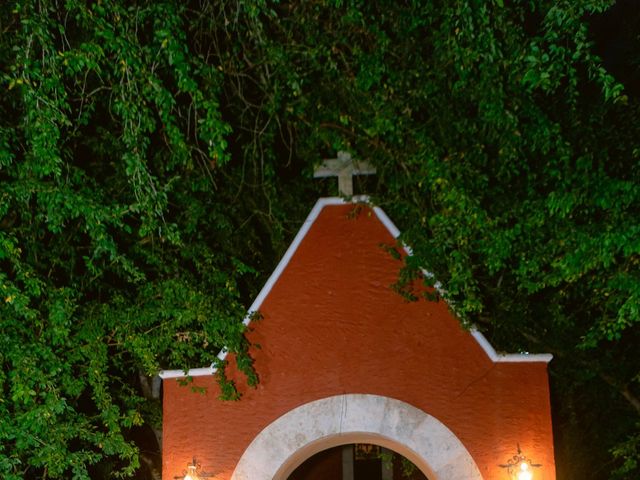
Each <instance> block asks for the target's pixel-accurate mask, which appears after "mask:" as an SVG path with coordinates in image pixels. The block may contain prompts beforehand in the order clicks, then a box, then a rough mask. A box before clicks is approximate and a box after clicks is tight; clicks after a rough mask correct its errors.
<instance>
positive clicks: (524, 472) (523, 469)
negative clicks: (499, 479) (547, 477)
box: [518, 462, 533, 480]
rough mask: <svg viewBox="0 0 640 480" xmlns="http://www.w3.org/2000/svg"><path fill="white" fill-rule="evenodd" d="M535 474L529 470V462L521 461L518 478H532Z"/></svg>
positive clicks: (523, 479) (519, 479)
mask: <svg viewBox="0 0 640 480" xmlns="http://www.w3.org/2000/svg"><path fill="white" fill-rule="evenodd" d="M532 478H533V474H532V473H531V471H530V470H529V464H528V463H527V462H521V463H520V471H519V472H518V480H531V479H532Z"/></svg>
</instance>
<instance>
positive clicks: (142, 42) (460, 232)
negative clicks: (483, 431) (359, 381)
mask: <svg viewBox="0 0 640 480" xmlns="http://www.w3.org/2000/svg"><path fill="white" fill-rule="evenodd" d="M611 5H612V1H610V0H589V1H587V0H581V1H561V2H558V1H556V0H553V1H551V0H549V1H542V0H540V1H533V2H503V1H501V0H495V1H489V2H487V1H479V0H458V1H453V2H443V1H410V2H361V1H355V0H354V1H326V2H324V1H317V2H267V1H263V0H255V1H252V0H247V1H241V2H228V3H227V2H180V1H176V0H160V1H149V0H138V1H135V2H125V1H123V0H102V1H96V2H83V1H80V0H67V1H65V2H53V1H42V0H41V1H38V2H36V1H34V0H20V1H17V0H16V1H11V2H4V3H3V4H2V6H1V7H0V27H1V31H2V32H3V33H2V37H1V38H0V42H1V48H0V88H2V91H3V95H2V97H0V180H1V181H0V264H1V265H2V269H0V291H1V295H0V298H1V299H2V302H0V332H2V333H1V334H0V362H1V363H2V366H3V368H2V369H0V476H2V477H3V478H8V479H12V478H39V477H51V478H63V477H69V476H71V477H73V478H89V477H91V476H93V477H97V476H105V477H108V476H118V475H124V476H126V475H129V474H132V473H133V472H134V471H136V470H139V460H138V458H139V452H138V448H137V447H136V445H135V443H134V442H133V437H134V436H135V433H136V432H137V431H138V430H139V429H141V428H142V426H143V425H153V424H154V423H155V424H157V422H158V420H157V419H158V412H157V409H155V410H154V408H153V405H155V404H154V403H153V402H150V401H149V400H148V399H147V398H145V396H147V395H146V394H145V388H144V381H143V380H141V379H142V378H145V376H147V375H153V374H155V373H156V372H157V371H158V370H159V369H160V368H166V367H171V368H187V367H189V366H194V365H198V366H201V365H206V364H210V363H212V362H215V361H216V355H217V353H218V352H219V350H220V349H221V348H223V347H226V348H227V349H229V350H230V351H232V352H236V353H238V359H239V360H238V364H239V366H240V368H241V369H242V370H244V371H245V372H246V373H247V375H248V377H247V381H248V382H249V383H250V384H253V383H255V381H256V380H257V377H256V372H252V370H251V361H250V357H249V355H248V352H249V350H248V348H249V347H248V345H247V343H246V341H245V339H244V336H243V333H244V328H243V326H242V318H243V316H244V314H245V311H244V308H245V307H244V306H245V305H247V304H248V300H249V299H250V298H251V297H252V296H253V295H254V294H255V293H256V292H257V290H258V288H259V287H260V285H261V282H262V281H263V279H264V277H265V276H266V275H267V274H268V273H270V271H271V270H272V268H273V265H274V262H275V259H276V258H277V256H278V254H279V253H280V252H282V249H283V247H284V245H285V244H286V243H287V240H288V239H289V238H290V236H291V234H292V232H294V231H295V230H296V229H297V227H298V225H299V222H300V221H301V219H302V218H303V217H304V215H305V214H306V211H307V210H308V207H309V205H310V204H311V202H312V201H313V199H314V197H315V196H316V191H317V190H319V189H320V188H322V186H314V185H313V183H312V180H311V171H312V168H313V165H314V163H316V162H317V161H318V160H319V159H320V158H323V157H328V156H334V155H335V153H336V151H337V150H339V149H342V150H348V151H350V152H351V153H353V154H354V156H357V157H360V158H366V159H368V160H369V161H371V162H373V163H374V164H375V165H376V167H377V170H378V175H377V177H376V180H374V182H377V183H375V184H371V185H370V193H372V194H373V195H374V199H375V201H376V202H377V203H378V204H380V205H381V206H383V207H384V208H385V209H386V210H387V211H388V212H389V213H390V214H391V216H392V217H393V218H394V219H395V220H396V221H398V222H399V223H400V226H401V230H402V231H403V240H404V241H405V242H406V243H407V244H408V245H410V246H411V248H412V250H413V252H414V256H413V257H410V258H409V259H408V260H407V262H406V266H405V269H404V270H403V271H402V272H401V273H400V274H399V281H398V284H397V285H396V288H397V289H398V291H399V292H401V293H404V294H405V295H406V296H407V297H408V298H412V297H411V295H412V293H411V292H408V291H407V290H406V289H405V288H404V287H405V286H406V285H408V284H409V283H410V281H411V280H412V279H415V278H416V277H417V276H419V275H420V274H421V273H420V272H421V269H422V268H427V269H428V270H429V271H431V272H433V274H434V275H433V277H429V278H426V279H425V281H426V282H427V283H433V282H434V281H435V279H438V280H439V281H440V282H442V285H443V288H444V290H443V295H444V296H445V297H446V299H447V300H448V301H449V302H450V304H451V305H452V306H453V307H454V309H455V311H456V313H457V314H458V316H459V317H460V319H461V321H462V322H463V323H464V324H465V325H468V324H470V323H475V324H476V325H478V326H479V327H480V328H481V329H482V330H484V331H485V332H486V334H487V335H488V336H489V337H490V339H491V341H492V342H493V343H494V345H496V346H498V347H499V348H501V349H504V350H510V351H548V352H552V353H554V354H555V360H554V362H553V363H552V364H551V374H552V387H553V395H554V411H555V413H556V433H557V438H558V441H557V445H556V451H557V453H558V471H559V474H561V475H563V476H566V477H567V478H578V477H580V476H588V472H597V473H596V474H595V475H597V478H606V477H607V476H608V474H609V473H610V472H613V471H615V470H616V469H617V471H618V472H619V475H621V476H623V477H624V476H625V475H626V476H627V478H630V477H632V476H633V475H634V474H636V475H637V473H638V461H637V459H638V454H637V441H636V440H637V435H638V429H637V422H636V421H634V420H637V417H638V415H639V414H640V400H639V393H638V392H639V389H640V385H638V383H639V382H638V379H639V378H640V376H638V372H639V371H640V364H639V363H640V359H639V357H638V355H637V352H636V349H637V345H638V341H639V340H640V339H639V338H638V335H639V333H640V331H639V328H640V327H639V324H640V311H639V308H638V302H639V298H640V268H639V262H640V260H639V259H640V242H639V241H638V239H639V238H640V231H639V230H640V227H639V223H638V218H640V212H639V211H638V205H640V202H639V200H640V182H639V180H640V179H639V175H640V170H639V168H638V165H640V164H639V163H638V156H639V152H640V146H639V145H638V138H640V135H639V133H640V132H638V128H639V127H638V125H640V121H639V120H640V111H639V108H640V106H639V102H638V98H637V95H634V94H633V90H632V89H631V88H629V87H630V85H623V84H622V83H619V78H616V77H615V76H614V74H615V72H613V71H612V70H610V69H609V68H608V67H607V66H606V65H605V64H604V63H603V62H602V61H601V60H600V58H599V57H598V55H597V54H596V53H595V52H596V49H595V48H594V45H593V37H592V33H591V30H590V26H589V22H594V21H596V20H597V19H598V18H600V17H599V15H603V14H605V15H606V12H607V9H608V8H610V7H611ZM603 12H605V13H603ZM636 17H637V16H636ZM636 17H631V16H630V17H629V18H628V19H627V21H628V22H629V25H630V27H629V28H628V29H627V30H628V31H630V32H636V33H633V35H637V28H635V29H634V28H632V27H633V26H634V25H636V26H637V22H638V21H640V20H638V19H637V18H636ZM633 22H636V23H635V24H634V23H633ZM629 42H630V43H632V42H637V38H635V37H634V38H633V39H629ZM632 51H633V50H632ZM636 53H637V51H636ZM637 60H638V59H637V58H629V60H628V65H629V66H628V69H632V68H637ZM634 65H635V67H633V66H634ZM624 78H633V76H632V75H630V74H628V75H626V76H625V77H624ZM332 192H333V193H335V191H332ZM257 374H259V372H257ZM220 378H221V381H222V382H223V392H224V394H225V395H226V396H227V397H234V396H236V394H237V392H236V391H235V390H234V388H233V385H232V384H230V383H226V382H225V381H224V380H225V378H224V373H221V376H220ZM187 388H188V387H187ZM150 405H151V406H150ZM599 410H606V411H607V413H608V415H607V417H608V418H609V422H610V423H609V425H607V426H606V428H603V427H602V425H601V422H589V421H586V418H587V417H588V416H589V415H591V413H590V412H593V411H599ZM156 426H157V425H156ZM587 437H588V438H590V442H589V443H590V447H589V449H585V448H584V438H587ZM578 449H579V450H580V451H583V452H584V455H581V456H580V458H579V461H578V462H572V463H569V462H568V461H566V459H567V458H572V457H571V455H573V454H574V453H575V451H576V450H578ZM609 451H611V454H610V452H609ZM600 465H606V466H607V467H606V468H604V469H603V468H600V469H598V468H597V467H598V466H600ZM592 478H596V477H595V476H594V477H592Z"/></svg>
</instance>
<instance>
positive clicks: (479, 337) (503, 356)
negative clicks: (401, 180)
mask: <svg viewBox="0 0 640 480" xmlns="http://www.w3.org/2000/svg"><path fill="white" fill-rule="evenodd" d="M373 211H374V212H375V213H376V215H377V216H378V219H379V220H380V221H381V222H382V224H383V225H384V226H385V227H387V230H389V233H390V234H391V235H393V238H395V239H398V237H399V236H400V230H398V227H396V226H395V224H394V223H393V221H392V220H391V219H390V218H389V217H388V216H387V214H386V213H384V211H383V210H382V209H381V208H380V207H373ZM403 247H404V250H405V252H407V255H413V252H412V251H411V248H410V247H408V246H406V245H404V244H403ZM422 274H423V275H424V276H426V277H428V278H433V277H434V274H433V273H431V272H429V271H428V270H425V269H422ZM433 286H434V288H435V289H436V290H438V292H440V293H441V294H442V293H443V292H444V291H443V289H442V284H441V283H440V282H435V283H434V285H433ZM470 332H471V335H472V336H473V338H475V339H476V341H477V342H478V343H479V344H480V346H481V347H482V349H483V350H484V351H485V353H486V354H487V356H488V357H489V358H490V359H491V360H492V361H494V362H544V363H549V362H550V361H551V360H552V359H553V355H551V354H550V353H536V354H531V353H498V352H496V350H495V349H494V348H493V346H492V345H491V344H490V343H489V340H487V338H486V337H485V336H484V335H483V334H482V333H481V332H480V331H479V330H478V329H477V328H476V327H471V328H470Z"/></svg>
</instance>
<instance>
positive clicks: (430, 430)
mask: <svg viewBox="0 0 640 480" xmlns="http://www.w3.org/2000/svg"><path fill="white" fill-rule="evenodd" d="M349 443H375V444H377V445H380V446H383V447H386V448H389V449H391V450H394V451H396V452H398V453H400V454H401V455H403V456H405V457H406V458H408V459H409V460H411V461H412V462H413V463H414V464H415V465H416V466H417V467H418V468H419V469H420V470H422V472H424V474H425V475H427V476H428V477H429V480H482V475H481V474H480V471H479V470H478V467H477V466H476V464H475V462H474V460H473V458H472V457H471V455H470V454H469V452H468V451H467V449H466V448H465V447H464V445H463V444H462V442H460V440H459V439H458V438H457V437H456V436H455V435H454V434H453V432H452V431H451V430H449V429H448V428H447V427H446V426H445V425H444V424H443V423H441V422H440V421H438V420H437V419H436V418H434V417H432V416H431V415H428V414H426V413H424V412H423V411H422V410H419V409H417V408H416V407H413V406H411V405H409V404H408V403H405V402H402V401H400V400H396V399H393V398H388V397H381V396H378V395H364V394H350V395H336V396H334V397H328V398H323V399H321V400H316V401H313V402H310V403H307V404H304V405H301V406H300V407H297V408H294V409H293V410H291V411H289V412H287V413H286V414H284V415H282V416H281V417H280V418H278V419H277V420H275V421H273V422H272V423H271V424H269V425H267V427H265V428H264V430H262V431H261V432H260V433H259V434H258V435H257V436H256V437H255V438H254V440H253V441H252V442H251V444H250V445H249V446H248V447H247V449H246V450H245V451H244V453H243V454H242V457H241V458H240V461H239V462H238V465H237V466H236V469H235V471H234V472H233V475H232V476H231V480H286V479H287V477H288V476H289V475H290V474H291V473H292V472H293V471H294V470H295V469H296V467H298V466H299V465H300V464H301V463H302V462H304V461H305V460H306V459H307V458H309V457H311V456H312V455H315V454H316V453H318V452H321V451H322V450H326V449H328V448H331V447H335V446H338V445H344V444H349Z"/></svg>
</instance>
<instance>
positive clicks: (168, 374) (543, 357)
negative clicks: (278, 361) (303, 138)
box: [158, 195, 553, 379]
mask: <svg viewBox="0 0 640 480" xmlns="http://www.w3.org/2000/svg"><path fill="white" fill-rule="evenodd" d="M349 203H367V204H369V206H371V207H372V208H373V211H374V212H375V214H376V216H377V217H378V219H379V220H380V222H382V224H383V225H384V226H385V228H386V229H387V230H388V231H389V233H390V234H391V236H393V238H396V239H397V238H398V237H399V236H400V230H398V227H396V226H395V224H394V223H393V222H392V221H391V219H390V218H389V217H388V216H387V214H386V213H385V212H384V211H383V210H382V209H381V208H380V207H375V206H373V205H371V204H370V197H369V196H368V195H355V196H353V197H351V200H346V199H344V198H341V197H325V198H320V199H318V201H317V202H316V204H315V205H314V206H313V209H312V210H311V212H310V213H309V215H308V216H307V218H306V220H305V221H304V223H303V224H302V227H301V228H300V230H299V231H298V233H297V234H296V236H295V238H294V239H293V242H291V245H289V248H288V249H287V251H286V252H285V254H284V256H283V257H282V259H281V260H280V262H279V263H278V265H277V266H276V268H275V270H274V271H273V273H272V274H271V276H270V277H269V279H268V280H267V282H266V283H265V284H264V286H263V287H262V290H260V293H258V296H257V297H256V298H255V300H254V301H253V303H252V304H251V306H250V307H249V311H248V312H247V315H246V316H245V317H244V320H243V321H242V323H243V324H244V325H245V326H246V325H249V323H250V322H251V318H252V317H253V315H254V314H255V313H256V312H258V311H259V310H260V306H261V305H262V302H263V301H264V299H265V298H266V297H267V295H269V293H271V289H272V288H273V286H274V285H275V283H276V282H277V281H278V279H279V278H280V275H281V274H282V272H283V271H284V269H285V268H286V267H287V265H288V264H289V261H290V260H291V258H292V257H293V255H294V253H295V252H296V250H297V249H298V247H299V246H300V243H301V242H302V240H303V239H304V237H305V236H306V235H307V232H308V231H309V229H310V228H311V225H313V223H314V222H315V221H316V219H317V218H318V215H320V212H321V211H322V209H323V208H324V207H325V206H327V205H344V204H349ZM403 248H404V250H405V252H407V254H408V255H411V254H412V252H411V249H410V248H409V247H408V246H406V245H404V244H403ZM423 274H424V275H426V276H428V277H433V276H434V275H433V273H431V272H429V271H426V270H423ZM434 287H435V288H436V290H438V291H440V292H441V293H442V285H441V284H440V282H436V283H435V284H434ZM471 335H473V337H474V338H475V339H476V341H477V342H478V343H479V344H480V346H481V347H482V349H483V350H484V351H485V353H486V354H487V356H488V357H489V358H490V359H491V360H492V361H494V362H545V363H548V362H550V361H551V359H552V358H553V355H551V354H548V353H542V354H526V353H509V354H498V353H496V351H495V349H494V348H493V347H492V346H491V344H490V343H489V341H488V340H487V339H486V338H485V336H484V335H483V334H482V333H480V332H479V331H478V330H477V329H476V328H475V327H474V328H472V329H471ZM227 354H228V351H227V350H226V349H222V350H221V351H220V353H219V354H218V359H220V360H225V359H226V358H227ZM216 370H217V369H216V367H215V366H214V364H212V365H210V366H209V367H204V368H192V369H189V370H186V371H185V370H162V371H160V373H159V374H158V375H159V376H160V378H162V379H165V378H180V377H187V376H189V377H201V376H206V375H213V374H215V373H216Z"/></svg>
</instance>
